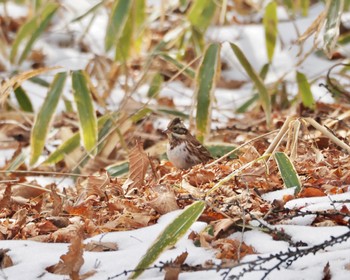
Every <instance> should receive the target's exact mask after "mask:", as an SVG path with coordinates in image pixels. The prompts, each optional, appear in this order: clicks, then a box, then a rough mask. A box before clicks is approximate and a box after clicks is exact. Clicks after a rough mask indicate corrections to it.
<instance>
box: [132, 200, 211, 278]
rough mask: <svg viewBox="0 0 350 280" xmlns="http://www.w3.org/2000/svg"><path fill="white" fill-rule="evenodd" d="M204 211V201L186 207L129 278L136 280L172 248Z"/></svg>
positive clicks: (159, 237) (155, 242)
mask: <svg viewBox="0 0 350 280" xmlns="http://www.w3.org/2000/svg"><path fill="white" fill-rule="evenodd" d="M204 209H205V202H204V201H197V202H195V203H193V204H192V205H190V206H189V207H187V208H186V209H185V210H184V211H183V212H182V213H181V214H180V215H179V216H177V217H176V218H175V219H174V221H172V222H171V223H170V224H169V225H168V226H167V227H166V228H165V229H164V231H163V232H162V233H161V234H160V235H159V236H158V237H157V239H156V240H155V241H154V243H153V244H152V245H151V247H150V248H149V249H148V250H147V252H146V254H145V255H144V256H143V257H142V259H141V261H140V262H139V263H138V265H137V266H136V268H135V269H134V271H135V273H134V274H133V275H132V276H131V278H132V279H136V278H137V277H138V276H140V275H141V274H142V273H143V271H144V270H145V269H146V268H148V267H149V266H151V265H152V264H153V262H154V261H155V260H156V259H157V258H158V257H159V255H160V254H161V253H162V252H164V251H165V250H166V249H167V248H169V247H171V246H174V245H175V244H176V242H177V241H178V240H179V239H180V238H181V237H182V236H183V235H184V234H185V233H186V232H187V231H188V229H189V228H190V227H191V225H192V224H193V223H194V222H196V221H197V219H198V217H199V216H200V215H201V214H202V213H203V211H204Z"/></svg>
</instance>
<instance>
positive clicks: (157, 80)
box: [147, 73, 164, 98]
mask: <svg viewBox="0 0 350 280" xmlns="http://www.w3.org/2000/svg"><path fill="white" fill-rule="evenodd" d="M163 82H164V76H163V75H162V74H160V73H156V74H155V75H154V76H153V78H152V81H151V84H150V87H149V89H148V92H147V97H149V98H156V97H157V96H158V94H159V92H160V89H161V87H162V84H163Z"/></svg>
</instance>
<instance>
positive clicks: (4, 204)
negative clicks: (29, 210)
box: [0, 185, 11, 211]
mask: <svg viewBox="0 0 350 280" xmlns="http://www.w3.org/2000/svg"><path fill="white" fill-rule="evenodd" d="M10 207H11V185H7V186H6V189H5V192H4V194H3V196H2V198H1V200H0V209H1V210H2V211H3V210H4V209H10Z"/></svg>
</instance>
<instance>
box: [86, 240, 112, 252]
mask: <svg viewBox="0 0 350 280" xmlns="http://www.w3.org/2000/svg"><path fill="white" fill-rule="evenodd" d="M84 247H85V251H88V252H109V251H117V250H118V245H117V243H114V242H99V241H90V242H89V243H87V244H85V246H84Z"/></svg>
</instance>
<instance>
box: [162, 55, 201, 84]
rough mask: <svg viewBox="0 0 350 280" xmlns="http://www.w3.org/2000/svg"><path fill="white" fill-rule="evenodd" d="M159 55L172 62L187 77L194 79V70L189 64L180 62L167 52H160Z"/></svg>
mask: <svg viewBox="0 0 350 280" xmlns="http://www.w3.org/2000/svg"><path fill="white" fill-rule="evenodd" d="M159 56H160V57H161V58H162V59H164V60H165V61H167V62H170V63H171V64H173V65H174V66H175V67H176V68H177V69H179V71H180V72H181V73H183V74H185V75H186V76H187V77H189V78H191V79H194V78H195V77H196V72H195V71H194V70H193V69H192V68H191V67H190V66H185V65H183V64H182V63H181V62H179V61H178V60H176V59H174V58H172V57H171V56H170V55H168V54H167V53H160V54H159Z"/></svg>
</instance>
